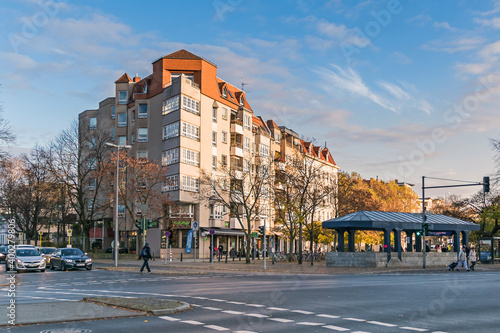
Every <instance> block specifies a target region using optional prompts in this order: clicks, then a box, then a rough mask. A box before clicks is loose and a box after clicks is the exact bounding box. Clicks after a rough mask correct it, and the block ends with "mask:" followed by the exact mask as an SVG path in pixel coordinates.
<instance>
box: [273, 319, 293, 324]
mask: <svg viewBox="0 0 500 333" xmlns="http://www.w3.org/2000/svg"><path fill="white" fill-rule="evenodd" d="M269 320H272V321H277V322H279V323H292V322H294V320H291V319H285V318H269Z"/></svg>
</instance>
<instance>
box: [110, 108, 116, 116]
mask: <svg viewBox="0 0 500 333" xmlns="http://www.w3.org/2000/svg"><path fill="white" fill-rule="evenodd" d="M115 115H116V107H115V106H114V105H113V106H112V107H111V119H115Z"/></svg>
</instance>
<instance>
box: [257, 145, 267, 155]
mask: <svg viewBox="0 0 500 333" xmlns="http://www.w3.org/2000/svg"><path fill="white" fill-rule="evenodd" d="M259 153H260V155H261V156H269V146H267V145H265V144H262V143H261V144H259Z"/></svg>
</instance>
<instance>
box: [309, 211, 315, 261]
mask: <svg viewBox="0 0 500 333" xmlns="http://www.w3.org/2000/svg"><path fill="white" fill-rule="evenodd" d="M313 241H314V222H312V217H311V244H310V245H309V252H310V253H311V265H314V243H313Z"/></svg>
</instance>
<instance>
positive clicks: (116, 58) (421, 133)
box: [0, 0, 500, 196]
mask: <svg viewBox="0 0 500 333" xmlns="http://www.w3.org/2000/svg"><path fill="white" fill-rule="evenodd" d="M138 3H139V2H137V1H111V0H108V1H100V0H99V1H98V0H86V1H76V0H72V1H69V0H64V1H56V0H18V1H9V0H6V1H2V4H1V5H0V13H1V15H2V18H3V19H2V20H1V22H0V29H1V32H2V34H1V36H2V38H1V39H0V84H1V86H0V102H1V105H2V106H3V109H4V117H5V118H6V119H8V120H9V121H10V122H11V125H12V126H13V129H14V130H15V132H16V133H17V134H18V137H19V139H18V146H17V147H15V150H16V151H23V150H27V149H29V148H32V147H33V146H34V145H35V144H37V143H38V144H45V143H47V142H48V141H50V140H51V139H52V138H53V137H54V136H55V135H56V134H57V133H58V132H59V131H60V130H62V129H64V128H66V127H67V126H68V124H69V122H70V121H71V120H73V119H76V117H77V116H78V114H79V113H80V112H82V111H84V110H86V109H94V108H97V107H98V103H99V101H101V100H103V99H104V98H106V97H109V96H111V95H112V94H113V90H114V84H113V82H114V81H115V80H116V79H118V78H119V77H120V76H121V75H122V74H123V73H124V72H127V73H128V74H129V75H131V76H133V75H134V74H135V73H138V74H139V76H141V77H143V76H146V75H148V74H150V73H151V62H152V61H154V60H156V59H158V58H160V57H162V56H164V55H167V54H169V53H171V52H174V51H176V50H178V49H181V48H184V49H187V50H189V51H191V52H193V53H195V54H197V55H199V56H201V57H203V58H206V59H207V60H210V61H212V62H213V63H215V64H216V65H217V66H218V74H219V76H220V77H221V78H223V79H225V80H227V81H229V82H231V83H233V84H234V85H236V86H238V87H241V83H242V82H244V83H246V84H247V85H246V86H245V89H246V90H247V94H248V100H249V102H250V103H251V105H252V108H253V109H254V112H255V113H256V114H257V115H261V116H263V117H264V118H265V119H273V120H274V121H275V122H277V123H278V124H279V125H285V126H287V127H289V128H292V129H293V130H295V131H296V132H298V133H300V134H302V135H303V136H304V139H309V140H315V142H316V144H317V145H324V144H325V142H326V143H327V146H328V147H329V148H330V150H331V151H332V154H333V156H334V158H335V160H336V162H337V164H338V165H339V166H340V168H341V169H342V170H345V171H357V172H359V173H361V174H362V175H363V176H364V177H365V178H370V177H373V178H375V177H377V176H378V177H379V178H381V179H384V180H389V179H395V178H397V179H399V180H405V181H407V182H410V183H415V184H417V186H416V187H415V188H414V189H415V190H416V191H417V193H419V194H420V193H421V190H420V179H421V176H423V175H425V176H432V177H443V178H456V179H464V180H473V181H481V180H482V177H483V176H484V175H489V174H492V173H493V172H494V170H495V164H494V162H493V158H494V153H493V151H492V150H491V148H490V145H489V138H498V137H499V133H498V128H499V127H500V126H499V125H500V118H499V117H498V115H497V113H498V111H497V108H496V105H498V102H500V71H499V69H500V66H499V62H498V56H499V54H500V38H499V36H500V35H499V29H500V1H492V0H481V1H479V0H477V1H473V0H468V1H460V0H440V1H431V0H429V1H424V0H421V1H417V0H413V1H412V0H400V1H397V0H389V1H387V0H384V1H381V0H380V1H379V0H366V1H362V0H361V1H347V0H331V1H314V0H312V1H305V0H288V1H286V0H283V1H249V0H214V1H204V0H203V1H202V0H200V1H149V2H143V3H144V4H142V3H141V5H139V4H138ZM479 189H480V188H479V187H478V188H477V190H479ZM475 190H476V188H466V189H460V190H453V191H446V192H452V193H461V194H464V195H467V194H470V193H472V192H474V191H475ZM444 192H445V191H444V190H443V191H441V192H439V191H437V190H434V191H432V192H430V193H429V194H431V195H435V196H437V195H442V194H443V193H444Z"/></svg>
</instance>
